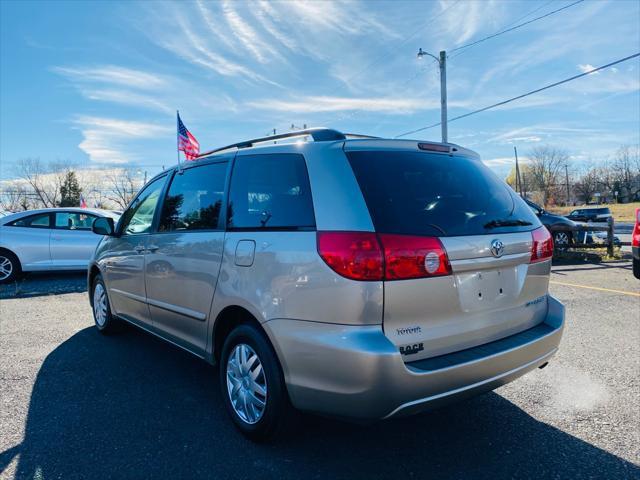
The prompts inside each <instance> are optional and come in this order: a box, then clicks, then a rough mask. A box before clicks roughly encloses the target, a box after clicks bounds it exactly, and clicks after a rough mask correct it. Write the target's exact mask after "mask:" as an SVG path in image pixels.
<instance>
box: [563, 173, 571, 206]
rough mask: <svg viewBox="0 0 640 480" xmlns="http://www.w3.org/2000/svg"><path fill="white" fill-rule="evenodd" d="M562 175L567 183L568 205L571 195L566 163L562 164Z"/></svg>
mask: <svg viewBox="0 0 640 480" xmlns="http://www.w3.org/2000/svg"><path fill="white" fill-rule="evenodd" d="M564 175H565V181H566V184H567V205H569V204H570V203H571V195H570V193H569V167H568V166H567V164H566V163H565V164H564Z"/></svg>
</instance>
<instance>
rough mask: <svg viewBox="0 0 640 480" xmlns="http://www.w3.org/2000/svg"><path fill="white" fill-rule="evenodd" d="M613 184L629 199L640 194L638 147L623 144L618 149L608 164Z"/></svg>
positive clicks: (639, 149)
mask: <svg viewBox="0 0 640 480" xmlns="http://www.w3.org/2000/svg"><path fill="white" fill-rule="evenodd" d="M609 169H610V170H611V177H612V180H613V182H612V183H613V185H611V188H615V189H619V190H621V192H620V194H621V195H623V196H624V197H627V198H628V199H629V200H633V199H635V198H636V197H637V196H638V194H640V147H639V146H638V145H636V146H633V147H632V146H629V145H624V146H622V147H620V148H619V149H618V151H617V152H616V154H615V156H614V157H613V160H612V161H611V162H610V164H609Z"/></svg>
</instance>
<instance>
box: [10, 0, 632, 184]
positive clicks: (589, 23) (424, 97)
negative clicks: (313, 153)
mask: <svg viewBox="0 0 640 480" xmlns="http://www.w3.org/2000/svg"><path fill="white" fill-rule="evenodd" d="M569 3H571V1H561V0H551V1H549V0H528V1H515V0H513V1H486V2H480V1H467V0H459V1H442V2H435V1H434V2H418V1H411V2H400V1H397V2H383V1H369V2H347V3H342V2H330V1H328V0H327V1H319V0H317V1H312V2H305V3H294V2H267V1H255V2H248V1H247V2H231V1H229V2H204V1H197V2H179V3H173V2H167V1H163V2H160V1H157V2H156V1H144V2H117V1H110V2H107V1H93V2H82V1H70V2H56V1H46V2H45V1H42V2H30V1H20V2H18V1H10V0H4V1H2V2H0V9H1V11H0V13H1V15H0V22H1V32H0V35H1V38H0V164H1V165H0V166H1V172H0V175H1V176H2V177H4V178H7V177H10V176H11V175H12V174H13V167H12V166H13V164H14V163H15V161H16V160H17V159H19V158H21V157H40V158H41V159H42V160H52V161H56V160H65V161H71V162H73V163H75V164H78V165H81V166H89V167H102V166H110V165H111V166H113V165H131V166H136V167H138V166H141V167H144V168H145V169H148V170H149V171H150V173H152V172H155V171H158V170H159V169H160V168H161V166H162V165H172V164H174V163H175V162H176V151H175V148H176V139H175V110H176V109H180V112H181V116H182V119H183V121H184V123H185V124H186V126H187V128H189V129H190V131H191V132H192V133H193V134H194V135H195V136H196V137H197V138H198V140H199V141H200V144H201V146H202V148H203V149H204V150H206V149H210V148H214V147H216V146H221V145H224V144H228V143H231V142H234V141H239V140H243V139H246V138H250V137H255V136H261V135H264V134H266V133H267V132H269V131H270V130H271V129H273V128H276V129H277V130H278V131H286V130H288V129H289V127H290V126H291V124H292V123H293V124H295V125H298V126H300V125H302V124H307V125H309V126H330V127H334V128H337V129H340V130H343V131H349V132H359V133H367V134H371V135H379V136H395V135H398V134H400V133H403V132H405V131H407V130H412V129H415V128H419V127H421V126H424V125H429V124H432V123H435V122H437V121H439V115H440V113H439V80H438V70H437V66H436V64H435V63H433V62H432V61H430V60H418V59H417V58H416V52H417V50H418V48H419V47H422V48H423V49H425V50H427V51H429V52H432V53H435V54H437V52H438V51H439V50H441V49H446V50H448V51H452V50H453V49H454V48H456V47H459V46H461V45H465V44H467V43H469V42H472V41H474V40H477V39H479V38H482V37H484V36H486V35H490V34H492V33H494V32H497V31H500V30H502V29H504V28H507V27H509V26H512V25H514V24H516V23H517V22H519V21H526V20H528V19H531V18H533V17H536V16H539V15H543V14H544V13H546V12H549V11H551V10H554V9H557V8H560V7H562V6H563V5H567V4H569ZM638 25H640V2H638V1H635V0H628V1H627V0H610V1H605V0H603V1H597V0H587V1H584V2H582V3H579V4H577V5H575V6H573V7H570V8H568V9H566V10H564V11H562V12H560V13H557V14H555V15H552V16H550V17H548V18H545V19H543V20H540V21H537V22H534V23H532V24H530V25H527V26H525V27H523V28H520V29H518V30H515V31H514V32H511V33H507V34H504V35H501V36H499V37H497V38H495V39H491V40H488V41H486V42H484V43H481V44H479V45H477V46H475V47H473V48H469V49H466V50H462V52H463V53H462V54H460V55H456V53H457V52H456V53H452V54H451V55H450V59H449V69H448V86H449V89H448V90H449V92H448V96H449V102H450V104H449V108H450V112H449V115H450V117H453V116H455V115H459V114H462V113H465V112H468V111H471V110H475V109H477V108H481V107H483V106H486V105H489V104H491V103H495V102H498V101H500V100H503V99H506V98H509V97H512V96H516V95H518V94H521V93H524V92H526V91H529V90H532V89H534V88H537V87H540V86H542V85H545V84H547V83H551V82H554V81H557V80H560V79H563V78H565V77H569V76H572V75H575V74H577V73H580V72H581V71H583V70H584V69H588V68H589V66H599V65H603V64H606V63H609V62H610V61H613V60H616V59H618V58H621V57H625V56H628V55H630V54H633V53H636V52H638V51H640V28H639V27H638ZM639 132H640V63H639V61H638V58H636V59H633V60H631V61H628V62H625V63H622V64H619V65H617V66H616V68H611V69H607V70H606V71H602V72H599V73H597V74H592V75H589V76H587V77H584V78H582V79H579V80H576V81H574V82H571V83H569V84H566V85H564V86H560V87H558V88H554V89H550V90H548V91H546V92H543V93H541V94H538V95H534V96H530V97H527V98H525V99H523V100H521V101H518V102H514V103H512V104H510V105H508V106H506V107H503V108H500V109H495V110H491V111H488V112H485V113H482V114H479V115H474V116H472V117H469V118H467V119H463V120H460V121H457V122H452V123H451V124H450V126H449V138H450V141H452V142H455V143H459V144H461V145H464V146H467V147H469V148H473V149H475V150H476V151H478V152H479V153H480V154H481V156H482V157H483V159H484V160H485V161H486V162H487V163H488V164H489V165H490V166H491V167H493V168H494V169H496V170H497V171H498V173H500V174H504V173H505V172H506V170H508V168H509V166H510V163H511V161H512V156H513V145H517V146H518V149H519V151H520V153H521V154H522V155H523V156H525V157H526V153H527V151H528V149H530V148H531V147H532V146H535V145H540V144H544V143H549V144H553V145H558V146H561V147H564V148H566V149H567V150H568V151H569V153H570V154H571V155H572V158H573V159H574V161H575V162H576V164H578V165H579V164H580V163H584V162H594V163H597V162H598V161H601V160H602V159H605V158H606V157H607V156H608V155H611V154H612V153H613V152H614V151H615V149H616V148H617V147H618V146H620V145H622V144H637V143H640V138H639V137H640V133H639ZM439 135H440V131H439V128H433V129H430V130H426V131H424V132H421V133H420V134H416V135H414V138H422V139H428V140H438V139H439Z"/></svg>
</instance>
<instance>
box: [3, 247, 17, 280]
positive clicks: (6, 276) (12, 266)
mask: <svg viewBox="0 0 640 480" xmlns="http://www.w3.org/2000/svg"><path fill="white" fill-rule="evenodd" d="M21 273H22V268H21V266H20V260H18V257H16V256H15V255H14V254H13V253H12V252H10V251H9V250H0V283H11V282H13V281H14V280H16V279H17V278H18V277H19V276H20V274H21Z"/></svg>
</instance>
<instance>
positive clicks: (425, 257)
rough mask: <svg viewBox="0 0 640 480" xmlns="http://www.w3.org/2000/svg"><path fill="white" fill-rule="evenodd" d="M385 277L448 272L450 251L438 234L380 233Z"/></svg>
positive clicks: (411, 276)
mask: <svg viewBox="0 0 640 480" xmlns="http://www.w3.org/2000/svg"><path fill="white" fill-rule="evenodd" d="M379 238H380V242H381V243H382V248H383V249H384V261H385V280H402V279H407V278H421V277H437V276H440V275H449V274H450V273H451V265H450V264H449V259H448V258H447V253H446V252H445V250H444V247H443V246H442V243H440V240H438V239H437V238H435V237H413V236H408V235H390V234H381V235H380V237H379Z"/></svg>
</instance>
